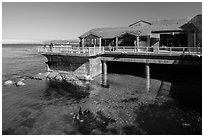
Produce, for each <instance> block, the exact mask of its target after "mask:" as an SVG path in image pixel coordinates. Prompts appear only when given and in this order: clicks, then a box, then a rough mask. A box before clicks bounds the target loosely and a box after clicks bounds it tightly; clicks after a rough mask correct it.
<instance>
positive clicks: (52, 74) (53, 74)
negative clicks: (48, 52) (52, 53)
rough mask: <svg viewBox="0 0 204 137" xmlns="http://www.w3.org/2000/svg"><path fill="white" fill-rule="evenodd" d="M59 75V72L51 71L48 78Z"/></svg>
mask: <svg viewBox="0 0 204 137" xmlns="http://www.w3.org/2000/svg"><path fill="white" fill-rule="evenodd" d="M57 75H58V73H57V72H52V73H50V74H48V75H47V78H48V79H54V78H55V77H56V76H57Z"/></svg>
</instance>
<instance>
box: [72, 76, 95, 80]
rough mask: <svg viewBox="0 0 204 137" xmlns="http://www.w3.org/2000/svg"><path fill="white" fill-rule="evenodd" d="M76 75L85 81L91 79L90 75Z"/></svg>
mask: <svg viewBox="0 0 204 137" xmlns="http://www.w3.org/2000/svg"><path fill="white" fill-rule="evenodd" d="M76 77H77V78H78V79H80V80H85V81H92V80H93V78H92V77H91V76H90V75H76Z"/></svg>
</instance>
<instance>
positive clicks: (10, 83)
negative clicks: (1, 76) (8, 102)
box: [4, 80, 14, 86]
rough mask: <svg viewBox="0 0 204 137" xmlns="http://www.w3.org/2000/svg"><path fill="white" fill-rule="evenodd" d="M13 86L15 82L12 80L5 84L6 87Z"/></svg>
mask: <svg viewBox="0 0 204 137" xmlns="http://www.w3.org/2000/svg"><path fill="white" fill-rule="evenodd" d="M12 84H14V82H13V81H12V80H7V81H5V82H4V85H5V86H9V85H12Z"/></svg>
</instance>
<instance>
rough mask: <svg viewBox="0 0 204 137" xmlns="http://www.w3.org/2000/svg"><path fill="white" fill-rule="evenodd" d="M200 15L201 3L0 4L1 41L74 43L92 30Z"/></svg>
mask: <svg viewBox="0 0 204 137" xmlns="http://www.w3.org/2000/svg"><path fill="white" fill-rule="evenodd" d="M200 13H202V3H201V2H200V3H199V2H197V3H166V2H165V3H150V2H146V3H138V2H134V3H70V2H66V3H62V2H59V3H57V2H56V3H54V2H53V3H50V2H49V3H48V2H44V3H42V2H38V3H32V2H28V3H25V2H18V3H14V2H8V3H6V2H3V4H2V29H3V31H2V36H3V39H29V40H51V39H75V38H78V36H80V35H81V34H83V33H85V32H86V31H88V30H90V29H92V28H99V27H117V26H128V25H129V24H132V23H134V22H136V21H138V20H140V19H143V20H146V21H152V20H160V19H173V18H186V17H193V16H194V15H197V14H200Z"/></svg>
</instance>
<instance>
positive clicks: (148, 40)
mask: <svg viewBox="0 0 204 137" xmlns="http://www.w3.org/2000/svg"><path fill="white" fill-rule="evenodd" d="M147 47H150V35H149V36H147Z"/></svg>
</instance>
